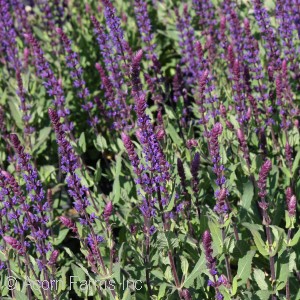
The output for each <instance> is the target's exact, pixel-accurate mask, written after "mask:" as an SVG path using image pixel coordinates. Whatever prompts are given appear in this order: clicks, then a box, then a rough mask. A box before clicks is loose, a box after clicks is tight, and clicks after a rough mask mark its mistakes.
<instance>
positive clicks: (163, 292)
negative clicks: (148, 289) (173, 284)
mask: <svg viewBox="0 0 300 300" xmlns="http://www.w3.org/2000/svg"><path fill="white" fill-rule="evenodd" d="M167 286H168V284H167V283H165V282H163V283H162V284H160V285H159V290H158V296H157V300H160V299H163V300H164V299H165V295H166V288H167Z"/></svg>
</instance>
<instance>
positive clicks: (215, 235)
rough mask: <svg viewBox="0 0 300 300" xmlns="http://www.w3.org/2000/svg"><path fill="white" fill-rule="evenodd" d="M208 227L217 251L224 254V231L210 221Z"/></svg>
mask: <svg viewBox="0 0 300 300" xmlns="http://www.w3.org/2000/svg"><path fill="white" fill-rule="evenodd" d="M208 227H209V230H210V234H211V236H212V239H213V245H214V246H215V248H216V251H217V253H218V254H219V253H221V252H222V248H223V239H222V231H221V229H220V227H219V225H218V224H217V223H215V222H214V221H211V220H210V221H208Z"/></svg>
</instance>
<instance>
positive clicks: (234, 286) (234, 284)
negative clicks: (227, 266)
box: [231, 276, 238, 296]
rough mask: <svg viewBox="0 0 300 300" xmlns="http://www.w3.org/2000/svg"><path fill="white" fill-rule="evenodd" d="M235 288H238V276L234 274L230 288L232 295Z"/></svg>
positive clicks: (234, 292) (235, 290)
mask: <svg viewBox="0 0 300 300" xmlns="http://www.w3.org/2000/svg"><path fill="white" fill-rule="evenodd" d="M237 288H238V277H237V276H234V278H233V280H232V288H231V294H232V296H234V295H235V294H236V292H237Z"/></svg>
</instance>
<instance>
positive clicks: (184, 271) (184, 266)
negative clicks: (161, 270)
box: [180, 256, 189, 277]
mask: <svg viewBox="0 0 300 300" xmlns="http://www.w3.org/2000/svg"><path fill="white" fill-rule="evenodd" d="M180 261H181V270H182V274H183V275H184V276H185V277H186V276H187V274H188V271H189V262H188V260H187V259H186V258H185V257H184V256H180Z"/></svg>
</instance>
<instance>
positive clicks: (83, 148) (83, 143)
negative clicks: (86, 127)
mask: <svg viewBox="0 0 300 300" xmlns="http://www.w3.org/2000/svg"><path fill="white" fill-rule="evenodd" d="M78 144H79V147H80V150H81V152H82V153H84V152H85V151H86V141H85V134H84V132H82V133H81V135H80V137H79V141H78Z"/></svg>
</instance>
